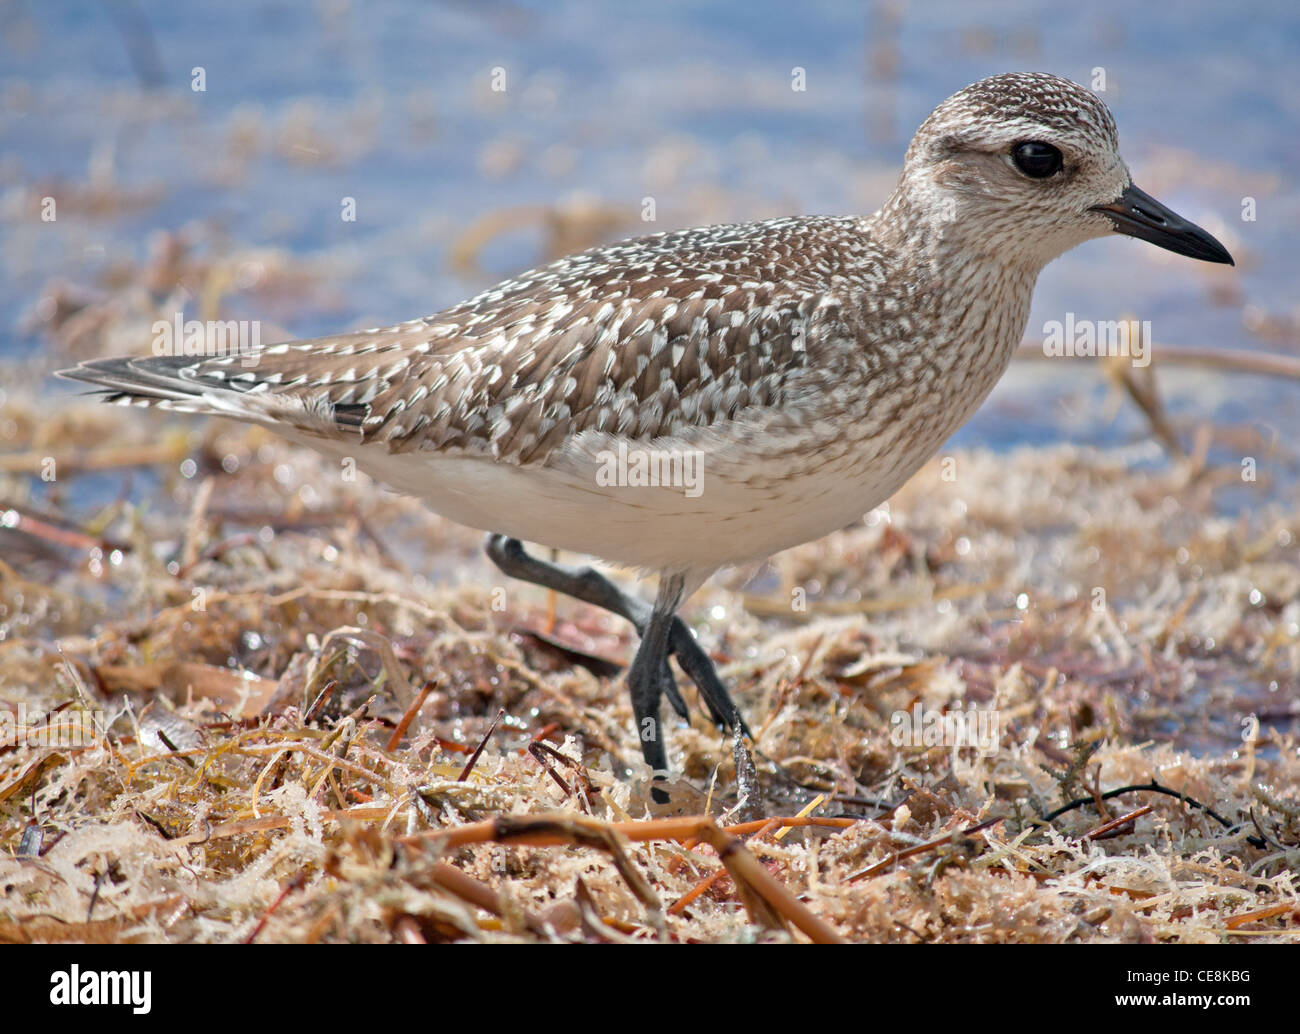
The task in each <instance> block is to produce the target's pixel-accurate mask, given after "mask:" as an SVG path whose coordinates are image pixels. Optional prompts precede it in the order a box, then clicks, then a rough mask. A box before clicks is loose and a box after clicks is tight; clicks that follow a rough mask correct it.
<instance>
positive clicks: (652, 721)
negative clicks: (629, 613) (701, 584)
mask: <svg viewBox="0 0 1300 1034" xmlns="http://www.w3.org/2000/svg"><path fill="white" fill-rule="evenodd" d="M682 588H683V582H682V577H681V575H671V576H668V575H666V576H664V577H663V578H661V579H660V581H659V594H658V595H657V596H656V597H655V605H654V609H652V610H651V611H650V620H649V621H648V622H647V623H646V628H645V631H644V632H643V633H642V635H641V645H640V646H638V647H637V651H636V656H635V657H633V658H632V666H631V667H630V668H628V669H627V686H628V689H629V690H631V692H632V715H633V718H634V719H635V721H636V733H637V736H638V737H639V738H640V740H641V754H642V756H643V757H644V758H645V762H646V764H647V765H649V766H650V768H651V770H652V771H653V772H655V773H661V772H665V771H667V769H668V752H667V750H665V749H664V737H663V726H662V723H661V722H660V721H659V698H660V697H661V696H663V694H665V693H667V692H669V688H670V687H671V686H672V672H671V671H670V670H669V668H668V640H669V637H670V636H671V634H672V627H673V615H674V613H675V612H676V610H677V605H678V604H679V603H680V602H681V599H682ZM650 794H651V796H652V797H653V798H654V799H655V801H657V802H658V803H660V804H664V803H666V802H667V801H668V795H667V794H666V793H664V791H663V790H662V789H658V788H652V789H651V791H650Z"/></svg>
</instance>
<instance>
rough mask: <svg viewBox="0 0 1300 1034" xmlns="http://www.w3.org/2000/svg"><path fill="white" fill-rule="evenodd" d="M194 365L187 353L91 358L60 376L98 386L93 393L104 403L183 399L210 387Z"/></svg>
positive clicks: (63, 371)
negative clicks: (194, 373) (180, 354)
mask: <svg viewBox="0 0 1300 1034" xmlns="http://www.w3.org/2000/svg"><path fill="white" fill-rule="evenodd" d="M194 365H195V364H194V360H193V358H191V357H187V356H148V357H138V356H126V357H117V358H113V359H91V360H89V361H87V362H84V363H82V364H81V365H79V366H74V367H72V368H71V369H68V370H60V371H59V372H58V375H59V376H60V377H65V378H67V379H68V380H74V381H83V382H84V383H87V384H93V385H95V387H96V389H97V391H96V392H92V394H101V395H103V396H104V401H105V402H144V403H147V404H149V403H156V402H182V401H185V400H187V399H196V398H197V396H200V395H203V394H204V393H205V392H208V391H209V390H210V388H211V385H209V384H204V383H202V382H201V381H199V380H197V379H196V378H195V377H194V376H193V372H192V371H193V370H194ZM187 371H190V372H189V375H188V376H187V375H186V373H187Z"/></svg>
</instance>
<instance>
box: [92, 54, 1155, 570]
mask: <svg viewBox="0 0 1300 1034" xmlns="http://www.w3.org/2000/svg"><path fill="white" fill-rule="evenodd" d="M1024 139H1046V140H1050V141H1051V142H1052V143H1053V144H1054V145H1055V146H1057V147H1059V148H1060V149H1061V151H1062V152H1063V154H1065V156H1066V163H1067V164H1066V169H1065V170H1064V171H1063V173H1062V174H1061V176H1060V177H1059V180H1060V182H1055V183H1054V182H1050V181H1029V180H1027V179H1025V177H1023V176H1020V175H1019V174H1017V173H1016V171H1015V169H1014V168H1013V167H1012V166H1011V164H1010V162H1009V160H1008V158H1007V150H1008V148H1009V147H1010V146H1012V145H1014V144H1015V142H1016V141H1019V140H1024ZM1128 183H1129V177H1128V171H1127V169H1126V168H1125V167H1124V164H1123V162H1122V161H1121V160H1120V159H1119V156H1118V153H1117V152H1116V134H1115V127H1114V123H1113V121H1112V120H1111V118H1110V115H1109V113H1108V112H1107V110H1106V108H1105V106H1104V105H1103V104H1102V103H1101V102H1100V101H1099V100H1098V99H1097V98H1096V97H1094V96H1093V95H1092V94H1090V93H1089V92H1088V91H1086V90H1084V89H1083V88H1081V87H1079V86H1077V85H1075V84H1073V83H1070V82H1068V81H1067V80H1064V79H1058V78H1056V77H1053V76H1046V75H1006V76H996V77H994V78H992V79H987V80H983V81H981V82H979V83H976V84H974V85H973V86H971V87H968V88H967V89H966V90H963V91H961V92H960V93H958V94H956V95H954V96H953V97H951V98H949V100H947V101H945V102H944V104H942V105H940V106H939V108H937V109H936V110H935V112H934V113H933V114H932V115H931V116H930V117H929V118H928V119H927V120H926V122H925V123H924V124H923V125H922V126H921V128H920V130H919V131H918V132H917V134H916V137H915V139H914V140H913V142H912V144H911V146H910V147H909V149H908V153H907V158H906V162H905V165H904V169H903V173H902V175H901V177H900V180H899V185H898V187H897V189H896V190H895V192H894V194H893V195H892V196H891V197H890V198H889V200H888V201H887V202H886V204H885V205H884V207H882V209H881V210H880V211H878V212H877V213H875V214H874V215H873V216H870V217H865V218H859V217H845V218H828V217H807V218H787V219H775V220H769V221H765V222H758V223H750V224H742V225H728V226H710V227H704V228H701V229H694V230H684V231H675V232H670V233H662V234H656V235H654V236H650V237H644V238H640V239H636V240H631V241H625V242H622V243H618V244H613V245H609V246H607V247H601V248H594V249H592V250H590V251H586V252H583V253H581V254H579V255H574V256H571V257H569V258H565V259H562V260H560V261H558V262H555V263H553V264H551V265H548V266H546V267H543V268H541V269H537V270H534V271H531V272H528V273H525V274H523V275H522V276H520V277H518V278H516V279H513V280H508V281H505V282H504V283H501V284H498V285H497V286H495V287H493V288H491V289H489V290H487V291H484V292H483V293H481V294H479V295H477V296H475V297H474V298H471V299H469V300H467V301H465V302H462V303H461V304H459V305H456V306H453V307H452V308H449V309H446V310H443V311H442V312H439V313H437V314H435V315H433V316H429V317H426V318H424V319H419V320H413V321H411V322H409V323H403V324H399V325H397V326H394V327H387V328H380V329H376V330H369V331H363V332H360V333H354V334H345V335H340V336H337V337H331V338H322V339H319V340H315V341H305V342H295V343H287V344H279V345H273V346H270V347H267V348H265V349H264V350H262V351H261V352H260V353H259V354H258V355H257V356H256V363H255V365H253V366H251V367H249V366H247V365H245V362H246V360H245V357H241V356H227V357H218V358H209V359H204V360H199V361H195V360H194V359H192V358H184V357H176V358H169V357H164V358H156V357H151V358H143V359H112V360H98V361H94V362H90V363H86V364H83V365H82V366H80V367H78V368H76V369H75V370H73V371H70V372H69V375H70V376H73V377H77V378H80V379H82V380H87V381H90V382H92V383H94V384H96V385H98V386H100V387H101V388H102V389H103V390H104V391H105V393H106V395H107V397H108V399H109V400H111V401H120V402H125V403H138V404H148V405H158V406H162V407H165V408H172V409H180V410H187V411H192V412H202V413H213V414H219V415H224V416H228V417H234V418H236V419H244V420H251V421H257V422H260V423H264V424H267V425H269V426H271V427H273V428H275V429H276V430H278V431H280V432H282V433H284V434H286V435H287V436H289V437H291V438H293V439H295V440H297V441H301V442H304V443H305V444H308V445H311V446H312V447H313V448H316V449H318V450H320V451H322V452H325V453H326V454H329V455H333V456H339V457H343V456H353V457H355V458H356V461H357V463H358V464H359V465H360V466H361V467H362V469H365V470H367V471H369V472H370V473H372V474H373V475H374V476H375V477H377V478H379V479H380V480H382V481H385V482H387V483H389V484H390V485H392V486H393V487H395V488H398V489H401V490H404V491H408V492H412V493H414V494H416V495H419V496H421V497H423V498H424V499H425V500H427V501H428V502H429V504H430V505H431V506H432V508H433V509H435V510H437V511H438V512H440V513H443V514H444V515H446V516H448V517H451V518H452V519H455V520H458V521H461V522H462V523H466V524H469V525H471V526H475V527H480V528H483V529H485V530H490V531H497V532H503V533H505V534H508V535H511V536H513V537H517V538H522V539H525V540H529V541H534V542H540V543H543V544H547V545H552V546H557V547H561V548H566V549H571V550H575V551H579V552H585V553H590V554H593V555H596V556H601V557H604V558H606V559H609V560H613V561H616V562H620V563H624V564H629V565H634V566H637V567H640V568H642V569H647V570H654V571H658V572H661V573H673V574H679V575H681V576H682V580H683V584H684V586H685V589H686V591H687V592H689V591H691V590H692V589H693V588H694V587H695V586H697V585H698V584H699V583H700V582H702V581H703V580H704V578H706V577H708V575H709V574H711V573H712V572H713V571H714V570H716V569H717V568H718V567H720V566H723V565H725V564H731V563H738V562H743V561H747V560H751V559H754V558H758V557H762V556H766V555H768V554H770V553H772V552H775V551H777V550H779V549H783V548H786V547H788V546H791V545H794V544H796V543H798V542H802V541H806V540H808V539H811V538H815V537H818V536H820V535H823V534H825V533H827V532H829V531H831V530H834V529H835V528H837V527H840V526H843V525H844V524H847V523H849V522H851V521H853V520H854V519H856V518H857V517H859V516H860V515H861V514H862V513H864V512H865V511H866V510H868V509H870V508H871V507H873V506H876V505H877V504H879V503H880V502H882V501H883V500H884V499H886V498H887V497H888V496H889V495H890V494H891V493H892V492H894V491H895V490H896V489H897V488H898V487H899V486H900V485H901V484H902V482H903V481H904V480H906V478H907V477H909V476H910V475H911V474H912V473H913V472H914V471H915V470H916V469H917V468H918V467H919V466H920V465H921V464H922V463H923V462H924V461H925V460H926V459H927V458H928V457H929V456H930V455H932V454H933V452H934V450H935V449H937V448H938V446H939V445H940V444H941V443H942V442H943V441H944V440H945V439H946V438H947V437H948V436H949V435H950V434H951V433H952V432H953V431H955V430H956V429H957V427H959V426H960V425H961V424H962V423H963V422H964V421H965V420H966V419H967V418H968V417H969V416H970V414H971V413H972V412H973V411H974V409H975V408H976V407H977V406H978V405H979V403H980V402H981V401H982V400H983V399H984V398H985V396H986V395H987V394H988V392H989V391H990V390H991V389H992V387H993V385H994V384H995V383H996V381H997V379H998V378H999V377H1000V376H1001V374H1002V372H1003V371H1004V370H1005V368H1006V366H1007V364H1008V362H1009V361H1010V358H1011V355H1012V353H1013V351H1014V349H1015V346H1016V345H1017V343H1018V342H1019V340H1020V337H1021V334H1022V332H1023V329H1024V325H1025V320H1026V318H1027V315H1028V310H1029V302H1030V295H1031V292H1032V289H1033V284H1034V280H1035V278H1036V276H1037V274H1038V272H1039V270H1040V269H1041V268H1042V266H1043V265H1045V264H1046V263H1047V262H1048V261H1050V260H1051V259H1052V258H1054V257H1055V256H1056V255H1059V254H1060V253H1061V252H1063V251H1065V250H1066V249H1068V248H1069V247H1072V246H1073V245H1074V244H1077V243H1080V242H1081V241H1083V240H1086V239H1088V238H1090V237H1099V236H1102V235H1104V234H1107V233H1109V232H1111V230H1112V227H1111V225H1110V224H1109V223H1108V221H1107V219H1106V218H1105V217H1104V216H1102V215H1100V214H1098V213H1097V212H1095V211H1094V210H1093V209H1092V206H1094V205H1096V204H1098V203H1100V202H1103V201H1109V200H1112V199H1114V198H1115V197H1117V196H1118V195H1119V193H1120V192H1121V191H1122V190H1123V189H1124V188H1125V187H1126V186H1127V184H1128ZM620 445H622V446H625V447H632V448H640V449H656V450H664V451H673V450H678V451H680V450H692V451H694V452H695V453H697V454H698V455H699V456H701V457H702V461H703V463H702V469H703V471H704V487H703V491H702V492H701V493H700V494H699V496H698V497H696V498H689V497H686V496H685V495H684V494H683V493H682V492H681V491H680V490H679V489H677V488H674V487H670V486H660V487H628V486H608V485H601V484H599V483H598V478H597V477H596V474H595V471H596V467H597V465H598V464H599V462H600V457H601V456H602V455H607V454H608V450H610V449H613V448H616V447H618V446H620Z"/></svg>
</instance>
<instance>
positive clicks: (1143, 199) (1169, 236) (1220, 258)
mask: <svg viewBox="0 0 1300 1034" xmlns="http://www.w3.org/2000/svg"><path fill="white" fill-rule="evenodd" d="M1092 211H1094V212H1101V213H1102V214H1104V215H1106V216H1109V218H1110V221H1111V222H1112V223H1114V224H1115V232H1116V233H1123V234H1127V235H1128V236H1130V237H1137V238H1138V239H1139V240H1144V241H1150V242H1151V243H1152V244H1156V245H1159V246H1160V247H1162V248H1165V249H1167V250H1168V251H1175V252H1177V253H1178V254H1179V255H1190V256H1191V257H1192V258H1195V259H1203V260H1205V261H1206V262H1226V263H1227V264H1228V265H1230V266H1233V265H1236V263H1235V262H1233V261H1232V256H1231V255H1229V254H1228V249H1227V248H1225V247H1224V246H1223V245H1222V244H1220V243H1219V242H1218V241H1216V240H1215V239H1214V238H1213V237H1211V236H1210V235H1209V234H1208V233H1206V232H1205V231H1204V230H1202V229H1201V228H1200V227H1199V226H1197V225H1196V224H1195V223H1189V222H1188V221H1187V220H1186V219H1184V218H1183V217H1182V216H1181V215H1179V214H1178V213H1176V212H1174V211H1172V210H1170V209H1168V208H1166V207H1165V206H1164V205H1162V204H1161V203H1160V202H1159V201H1157V200H1156V199H1155V198H1153V197H1152V196H1151V195H1150V194H1148V193H1147V192H1146V191H1145V190H1139V189H1138V188H1137V187H1135V186H1134V185H1133V184H1131V183H1130V184H1129V185H1128V187H1126V188H1125V190H1124V193H1122V194H1121V195H1120V196H1119V198H1118V200H1116V201H1112V202H1111V203H1110V204H1109V205H1093V207H1092Z"/></svg>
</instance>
